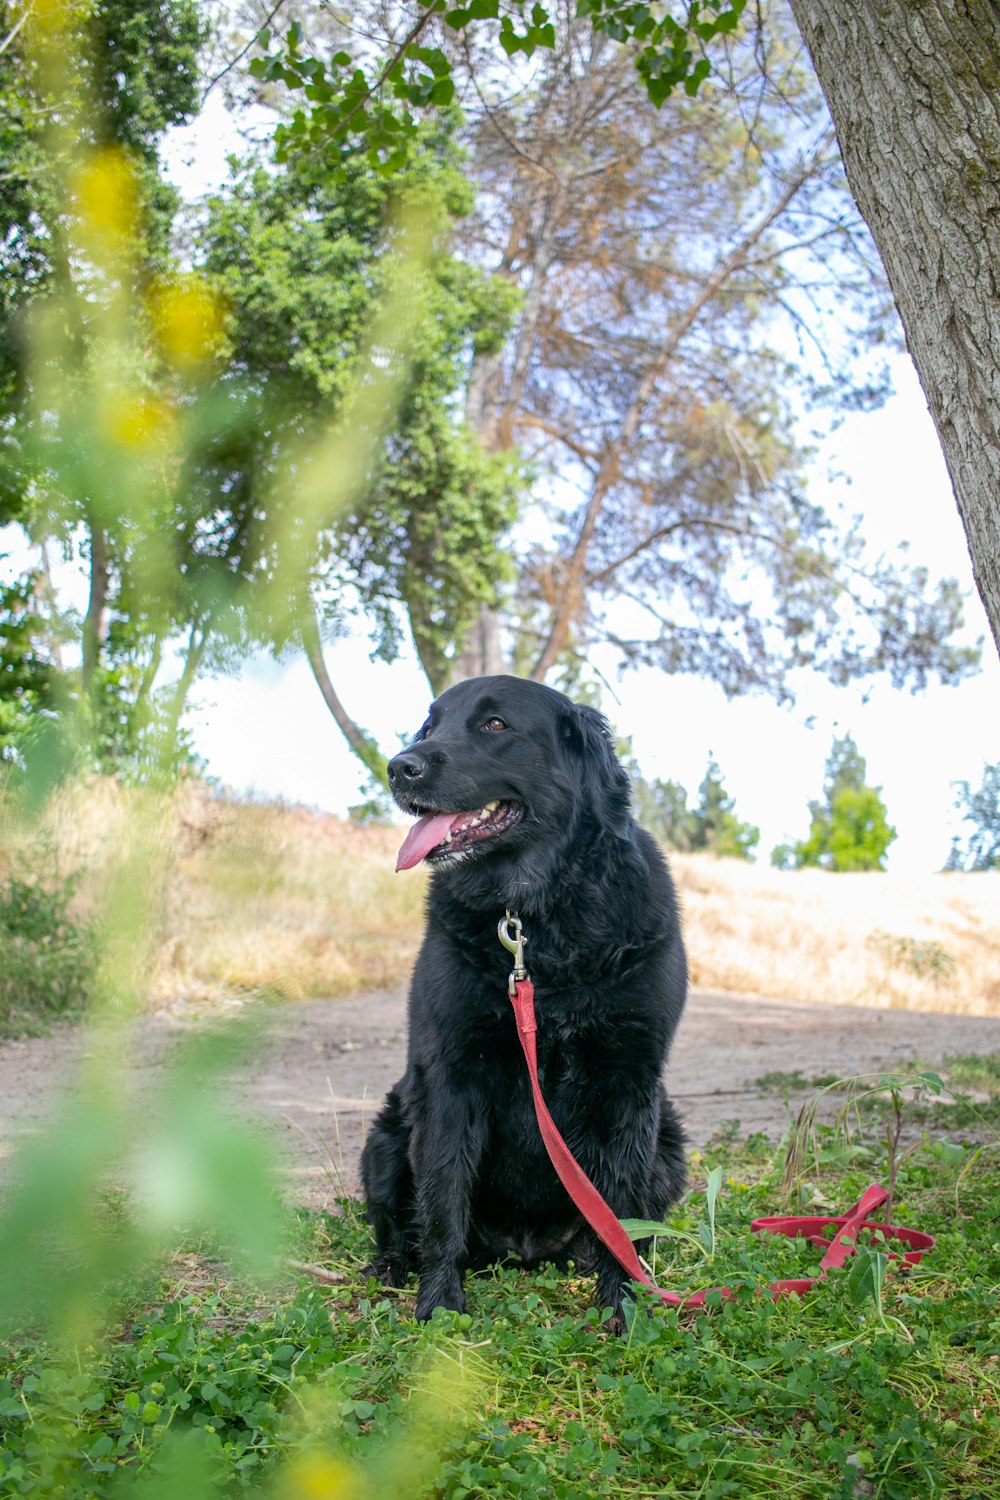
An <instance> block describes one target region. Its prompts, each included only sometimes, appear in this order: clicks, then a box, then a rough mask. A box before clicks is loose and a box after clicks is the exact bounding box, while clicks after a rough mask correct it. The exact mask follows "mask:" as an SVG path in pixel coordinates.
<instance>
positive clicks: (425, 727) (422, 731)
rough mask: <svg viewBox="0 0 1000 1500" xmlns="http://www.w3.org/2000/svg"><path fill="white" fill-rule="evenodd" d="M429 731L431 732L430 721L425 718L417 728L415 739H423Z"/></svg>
mask: <svg viewBox="0 0 1000 1500" xmlns="http://www.w3.org/2000/svg"><path fill="white" fill-rule="evenodd" d="M430 732H431V721H430V719H425V720H424V722H423V723H422V724H421V726H420V728H419V729H418V730H417V739H418V740H425V739H426V738H427V736H428V735H429V734H430ZM414 744H416V740H415V741H414Z"/></svg>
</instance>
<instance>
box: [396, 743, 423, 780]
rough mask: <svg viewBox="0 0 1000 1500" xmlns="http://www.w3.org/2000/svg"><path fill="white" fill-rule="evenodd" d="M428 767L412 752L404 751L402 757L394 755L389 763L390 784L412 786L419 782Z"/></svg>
mask: <svg viewBox="0 0 1000 1500" xmlns="http://www.w3.org/2000/svg"><path fill="white" fill-rule="evenodd" d="M426 769H427V767H426V766H425V765H424V762H423V761H422V760H421V758H420V757H419V756H418V755H414V754H413V752H412V751H411V750H404V751H403V752H402V753H401V754H400V755H394V756H393V758H392V760H391V761H390V762H389V784H390V786H412V785H413V783H414V782H415V781H419V780H420V778H421V776H422V775H423V774H424V772H425V770H426Z"/></svg>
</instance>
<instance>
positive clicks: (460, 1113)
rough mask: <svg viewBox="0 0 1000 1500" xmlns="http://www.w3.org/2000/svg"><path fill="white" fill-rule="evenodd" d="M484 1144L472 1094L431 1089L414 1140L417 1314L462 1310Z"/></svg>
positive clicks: (463, 1309) (428, 1314)
mask: <svg viewBox="0 0 1000 1500" xmlns="http://www.w3.org/2000/svg"><path fill="white" fill-rule="evenodd" d="M482 1146H483V1127H482V1123H481V1118H480V1117H479V1112H477V1110H476V1108H475V1104H474V1099H473V1096H472V1095H471V1094H459V1093H457V1092H454V1091H451V1090H448V1091H445V1090H444V1089H436V1090H433V1091H431V1092H430V1095H429V1098H428V1103H427V1109H426V1113H425V1116H424V1119H423V1120H422V1121H421V1123H420V1126H419V1128H418V1130H416V1131H415V1132H414V1139H413V1167H414V1178H415V1181H416V1188H417V1222H418V1225H419V1234H420V1289H419V1291H418V1293H417V1308H416V1314H417V1317H418V1318H420V1319H421V1320H426V1319H427V1318H429V1317H430V1315H431V1313H432V1312H433V1311H434V1309H435V1308H436V1307H447V1308H450V1309H451V1310H452V1311H453V1312H464V1311H465V1295H464V1293H463V1291H462V1275H463V1272H464V1270H465V1267H466V1264H467V1263H468V1239H469V1215H470V1209H471V1203H472V1191H473V1187H474V1184H475V1179H476V1173H477V1170H478V1167H479V1162H480V1158H481V1155H482Z"/></svg>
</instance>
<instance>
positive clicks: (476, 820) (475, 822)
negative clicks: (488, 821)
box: [467, 818, 483, 828]
mask: <svg viewBox="0 0 1000 1500" xmlns="http://www.w3.org/2000/svg"><path fill="white" fill-rule="evenodd" d="M482 821H483V820H482V818H470V819H469V822H468V824H467V826H468V827H469V828H478V827H479V825H480V823H481V822H482Z"/></svg>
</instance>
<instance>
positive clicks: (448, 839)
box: [441, 831, 451, 844]
mask: <svg viewBox="0 0 1000 1500" xmlns="http://www.w3.org/2000/svg"><path fill="white" fill-rule="evenodd" d="M441 842H442V844H450V843H451V832H450V831H449V832H448V833H446V834H445V836H444V838H443V839H442V840H441Z"/></svg>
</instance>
